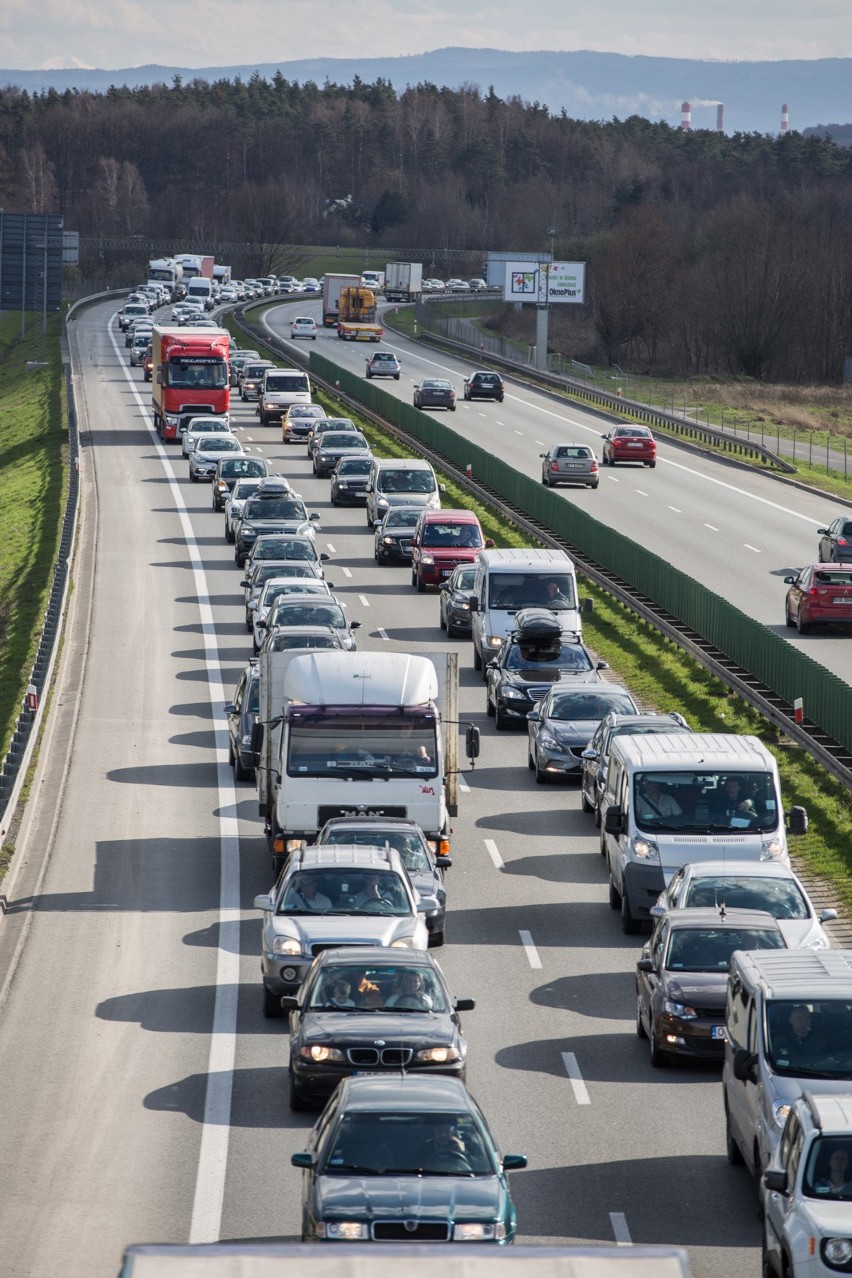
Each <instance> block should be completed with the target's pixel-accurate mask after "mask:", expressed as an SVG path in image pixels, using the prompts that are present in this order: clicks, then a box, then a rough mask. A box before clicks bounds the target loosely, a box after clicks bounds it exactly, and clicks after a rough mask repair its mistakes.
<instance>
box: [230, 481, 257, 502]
mask: <svg viewBox="0 0 852 1278" xmlns="http://www.w3.org/2000/svg"><path fill="white" fill-rule="evenodd" d="M259 487H260V480H259V479H238V480H237V482H236V483H235V484H234V488H233V492H232V493H231V500H232V501H245V499H246V498H247V497H251V496H252V494H253V493H256V492H257V490H258V488H259Z"/></svg>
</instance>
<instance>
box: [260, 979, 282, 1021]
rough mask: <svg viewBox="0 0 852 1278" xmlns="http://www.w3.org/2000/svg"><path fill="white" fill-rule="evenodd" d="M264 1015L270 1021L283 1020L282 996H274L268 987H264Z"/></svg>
mask: <svg viewBox="0 0 852 1278" xmlns="http://www.w3.org/2000/svg"><path fill="white" fill-rule="evenodd" d="M263 1015H264V1016H265V1017H266V1019H267V1020H268V1021H274V1020H280V1019H281V996H280V995H279V994H273V993H272V990H270V989H268V988H267V986H266V985H264V987H263Z"/></svg>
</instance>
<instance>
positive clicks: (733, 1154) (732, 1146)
mask: <svg viewBox="0 0 852 1278" xmlns="http://www.w3.org/2000/svg"><path fill="white" fill-rule="evenodd" d="M725 1153H726V1155H727V1158H728V1162H729V1163H730V1164H731V1166H732V1167H742V1165H743V1163H744V1162H745V1159H744V1158H743V1155H742V1150H741V1149H740V1147H739V1145H738V1144H737V1142H736V1141H735V1140H734V1133H733V1132H732V1131H731V1116H730V1114H729V1113H728V1106H727V1103H726V1104H725Z"/></svg>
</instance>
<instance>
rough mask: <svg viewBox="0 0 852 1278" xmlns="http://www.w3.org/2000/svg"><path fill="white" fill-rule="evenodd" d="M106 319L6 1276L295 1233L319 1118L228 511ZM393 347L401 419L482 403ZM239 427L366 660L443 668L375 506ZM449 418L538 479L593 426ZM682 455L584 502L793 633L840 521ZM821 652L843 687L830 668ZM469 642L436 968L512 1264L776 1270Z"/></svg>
mask: <svg viewBox="0 0 852 1278" xmlns="http://www.w3.org/2000/svg"><path fill="white" fill-rule="evenodd" d="M302 309H304V304H303V307H302ZM113 310H114V307H112V306H109V305H106V304H104V305H98V306H95V307H92V308H90V309H89V310H87V311H85V312H84V313H83V314H82V316H81V317H80V318H79V319H78V320H77V321H76V324H75V326H74V333H73V353H74V359H75V379H76V386H77V392H78V396H79V403H80V409H81V429H82V430H83V431H84V432H85V435H84V448H83V455H82V462H81V474H82V481H83V493H84V503H83V514H82V523H81V528H80V556H79V560H78V563H77V567H76V572H75V589H74V593H73V597H72V615H71V618H70V630H69V634H68V638H67V640H66V643H65V651H64V656H63V663H62V673H61V677H60V680H59V684H58V687H57V690H56V694H55V698H54V706H53V713H52V716H51V720H50V728H49V731H48V734H47V739H46V742H45V748H44V750H43V751H42V758H41V765H40V768H39V771H38V774H37V776H36V779H35V782H34V785H33V792H32V794H33V797H32V801H31V803H30V805H29V809H28V813H27V817H26V820H25V823H24V828H23V831H22V836H21V839H20V843H19V846H20V849H21V853H20V855H19V857H18V858H17V860H16V866H15V870H14V871H13V874H12V876H11V878H10V879H9V880H7V882H6V884H4V888H5V891H6V895H7V902H8V903H7V909H8V913H7V916H6V918H5V920H4V921H3V923H2V926H0V986H2V990H3V992H4V993H5V1002H4V1003H3V1006H2V1011H0V1078H2V1087H0V1149H2V1165H3V1168H4V1180H3V1193H2V1195H0V1237H2V1240H3V1241H2V1243H0V1249H2V1250H0V1272H2V1273H3V1274H4V1275H8V1278H24V1276H25V1275H26V1276H28V1278H29V1276H34V1275H37V1274H39V1275H40V1274H43V1273H49V1272H54V1271H56V1270H58V1269H59V1268H60V1266H61V1268H62V1272H63V1274H65V1275H66V1276H67V1278H109V1276H111V1275H112V1274H114V1273H115V1271H116V1269H117V1265H118V1260H119V1257H120V1253H121V1249H122V1247H123V1246H124V1245H125V1244H126V1243H128V1242H139V1241H155V1240H163V1241H171V1240H175V1241H184V1240H193V1241H206V1240H210V1239H213V1238H218V1237H222V1238H231V1239H235V1238H270V1237H272V1238H285V1239H291V1238H294V1237H297V1236H298V1228H299V1174H298V1173H297V1172H296V1171H295V1169H293V1168H291V1166H290V1164H289V1156H290V1154H291V1153H292V1152H293V1151H295V1150H298V1149H301V1148H303V1142H304V1138H305V1132H306V1129H307V1128H308V1127H309V1126H310V1124H311V1122H312V1119H311V1117H310V1115H308V1116H299V1115H293V1114H291V1113H290V1112H289V1110H288V1108H287V1080H286V1065H287V1046H286V1038H285V1034H284V1030H283V1025H282V1026H278V1025H275V1024H272V1023H270V1022H269V1021H266V1020H264V1018H263V1016H262V1014H261V998H260V986H259V973H258V939H259V916H258V915H256V914H255V913H254V912H253V911H252V909H251V902H252V899H253V897H254V895H255V894H256V893H257V892H260V891H264V890H266V888H268V886H269V877H270V876H269V865H268V856H267V852H266V846H265V841H264V840H263V838H262V830H261V826H260V823H259V821H258V820H257V817H256V805H255V803H254V791H253V788H252V787H251V786H249V785H245V784H240V785H238V786H236V787H235V786H234V783H233V781H232V777H231V772H230V769H229V768H228V767H227V763H226V759H227V749H226V734H225V728H224V718H223V716H222V714H221V708H222V706H223V705H224V704H225V702H226V701H227V700H228V699H229V697H230V694H231V691H232V689H233V687H234V685H235V683H236V680H237V677H238V675H239V672H240V670H241V669H242V666H243V664H244V662H245V660H246V658H247V656H248V654H249V647H250V644H249V636H248V635H247V634H246V631H245V627H244V622H243V607H242V595H241V592H240V590H239V588H238V582H239V580H240V574H239V572H238V570H237V568H236V566H235V564H234V560H233V554H232V552H231V548H230V547H228V546H227V545H226V544H225V541H224V538H223V535H222V532H223V519H222V516H221V515H216V514H214V513H213V512H212V510H211V505H210V491H209V488H207V487H206V486H203V485H191V484H190V483H189V482H188V479H187V474H186V471H187V467H186V463H185V462H184V461H183V460H182V459H181V457H180V454H179V450H178V449H177V448H176V446H174V445H166V446H164V445H162V444H160V443H159V441H157V440H156V438H155V437H154V436H153V434H152V433H151V429H150V411H149V398H150V390H149V388H148V387H146V386H145V385H144V384H143V382H142V380H141V374H140V372H139V371H138V370H135V369H134V370H130V369H129V368H127V366H126V361H125V351H124V346H123V343H122V344H119V343H118V342H117V341H116V334H115V331H114V329H112V328H111V326H110V319H111V315H112V312H113ZM281 322H282V323H283V321H281ZM388 344H389V345H393V346H397V347H399V349H400V351H401V354H402V356H403V358H404V360H405V373H404V375H405V376H406V377H408V378H409V381H408V382H406V381H402V382H400V383H392V382H389V383H387V386H388V389H391V390H394V389H397V390H398V391H399V392H400V393H406V394H407V393H408V390H409V389H410V380H411V379H414V380H417V379H418V378H419V377H420V376H422V375H425V374H426V373H428V372H430V371H432V372H434V371H437V369H438V368H448V369H450V370H451V371H452V373H453V375H454V376H456V381H457V385H458V386H460V381H459V379H458V373H459V370H460V368H461V366H460V365H459V364H458V362H457V361H455V360H451V359H449V358H447V357H444V356H443V355H441V354H436V353H434V352H416V353H415V352H414V351H413V350H412V349H411V348H410V347H409V345H408V344H406V343H404V342H403V341H401V340H400V341H397V339H395V338H392V339H390V340H389V343H388ZM317 346H318V348H319V349H322V350H324V351H325V352H326V353H328V354H330V355H334V356H336V357H338V358H339V359H340V360H341V362H343V363H349V364H350V366H354V367H358V366H360V361H361V360H363V357H364V350H363V348H352V347H349V346H347V345H346V344H344V343H339V342H336V340H335V339H334V338H333V337H332V336H331V335H326V334H322V335H321V337H320V340H319V341H318V343H317ZM234 416H235V419H236V424H237V425H238V426H239V429H240V435H241V438H242V439H243V440H244V441H245V442H246V443H247V446H248V447H250V448H253V449H257V450H258V451H260V452H262V454H263V455H264V456H265V457H267V458H268V459H269V460H270V461H271V462H273V468H274V469H279V468H280V469H281V470H283V471H284V472H285V473H286V474H287V475H288V476H289V477H290V479H291V481H292V483H293V485H294V487H296V488H297V489H298V490H300V491H301V492H302V493H303V494H304V496H305V498H306V501H307V504H308V507H309V509H310V510H319V511H321V513H322V531H321V532H320V533H319V534H318V536H319V540H320V542H321V543H322V548H323V549H327V550H328V552H329V554H330V555H331V558H332V563H331V564H330V566H329V571H328V576H329V578H330V579H331V580H332V581H333V582H334V584H335V587H336V590H337V592H338V593H339V594H340V595H341V596H342V597H344V598H345V599H346V601H347V603H348V606H349V613H350V615H351V616H352V617H354V618H358V619H359V620H360V621H361V622H362V629H361V630H360V631H359V644H360V646H361V647H364V648H368V649H375V650H383V649H384V648H386V647H387V646H388V645H390V646H392V647H398V648H400V649H405V650H410V651H414V652H418V651H425V650H428V649H430V648H435V647H436V646H437V645H441V644H443V643H445V642H446V640H445V639H444V638H443V636H442V634H441V632H440V631H439V629H438V605H437V600H436V598H435V596H434V594H432V593H429V594H426V595H425V596H423V595H418V594H416V593H415V592H414V591H413V590H412V589H411V586H410V584H409V579H408V574H407V572H406V571H405V570H404V569H392V568H379V567H377V566H376V565H375V564H374V561H373V557H372V541H371V538H370V537H369V534H368V533H367V531H366V529H365V526H364V518H363V514H362V512H361V510H360V509H353V510H336V509H333V508H332V507H331V506H330V504H329V502H328V482H327V481H319V480H314V479H313V478H311V476H310V469H309V466H308V463H307V460H306V457H305V454H304V450H303V449H302V448H291V449H286V448H284V447H283V445H282V444H281V442H280V430H273V429H272V428H269V429H266V430H261V429H260V428H259V427H258V425H257V423H256V418H255V417H254V414H253V411H252V410H251V409H248V408H245V407H243V406H240V405H237V407H236V409H235V413H234ZM569 419H570V420H569ZM447 421H448V423H449V424H451V425H453V426H454V427H455V428H456V429H458V430H461V431H465V432H469V433H470V436H471V438H475V439H477V440H478V441H479V442H487V443H491V444H493V443H494V439H495V432H496V431H499V432H500V433H499V440H500V447H501V449H502V450H505V451H504V455H505V456H506V457H507V459H508V460H510V461H512V462H514V464H516V465H519V466H523V468H524V469H525V470H528V471H529V472H530V473H535V470H536V464H537V456H536V454H537V453H538V451H539V450H540V443H541V442H543V443H549V442H551V441H552V440H555V439H557V438H561V437H564V436H565V434H566V432H569V433H572V434H576V433H577V432H578V431H583V432H586V431H588V432H597V433H600V430H601V429H602V428H601V426H600V423H599V422H596V421H595V419H594V418H593V417H592V416H590V415H589V414H584V413H580V412H579V411H577V410H574V409H573V408H572V409H570V410H566V411H565V412H563V410H561V409H560V408H559V406H558V405H556V404H554V402H553V401H552V400H549V399H543V398H539V397H537V396H536V395H535V394H534V393H532V392H528V391H526V390H519V389H516V388H514V387H511V388H509V394H508V395H507V399H506V401H505V403H504V404H503V405H473V406H470V405H460V407H459V411H458V412H457V413H456V414H455V417H453V418H449V416H448V417H447ZM589 437H590V438H591V435H590V436H589ZM660 451H661V456H660V463H659V464H658V466H657V469H656V470H655V471H654V472H648V471H644V472H639V473H632V472H628V471H617V472H615V473H614V474H613V473H609V472H607V471H604V472H603V482H602V484H601V487H600V489H599V490H598V491H597V492H596V493H592V492H577V493H571V495H570V497H566V499H568V500H576V501H581V502H584V503H588V505H589V507H590V508H591V509H593V510H595V511H597V512H599V513H600V514H601V515H603V516H604V517H608V518H611V519H613V521H614V522H616V523H617V524H618V526H619V527H621V528H623V529H625V530H628V531H632V533H633V535H634V536H636V537H637V538H641V539H642V540H643V541H645V542H647V544H649V545H651V546H652V547H653V548H654V549H656V550H658V551H660V553H666V554H671V555H672V557H673V561H674V562H675V563H678V564H679V565H680V566H682V567H686V568H688V569H693V570H695V571H696V572H699V571H700V572H701V574H702V576H703V577H704V579H705V580H707V581H708V584H711V585H715V586H716V588H725V589H727V590H728V592H729V593H731V594H732V596H733V597H735V598H737V599H738V600H740V601H741V602H742V604H743V606H751V607H752V610H753V611H754V612H755V615H759V616H761V617H763V618H764V619H765V620H767V621H774V622H776V623H777V621H778V620H779V618H780V616H781V604H780V599H781V595H782V588H781V586H780V584H779V582H778V574H779V573H782V571H783V569H785V568H786V567H788V566H794V565H796V564H800V563H802V562H804V561H805V560H806V559H807V558H808V557H809V556H810V554H811V552H812V549H813V547H814V545H815V538H814V535H813V534H814V531H815V528H816V526H817V523H821V522H822V521H823V519H827V518H828V517H829V516H830V510H831V507H830V504H828V505H827V504H826V503H823V502H822V501H820V500H818V499H816V498H811V497H808V496H806V495H805V494H802V493H800V492H797V491H796V490H794V489H787V488H782V487H775V486H773V485H772V484H771V483H770V481H768V480H766V479H763V478H761V477H760V476H754V477H753V476H750V475H746V474H745V473H744V472H742V471H738V470H734V469H731V468H728V467H725V466H723V465H721V464H716V463H713V462H709V461H705V460H703V459H700V458H698V457H696V456H694V455H692V454H689V453H686V452H683V451H680V450H677V449H675V448H672V447H670V446H668V445H662V446H661V450H660ZM670 507H677V509H676V510H674V509H671V508H670ZM706 524H711V525H713V528H714V529H715V530H716V531H712V530H711V529H710V528H708V527H705V525H706ZM702 530H703V531H702ZM746 543H748V544H749V545H750V546H752V547H753V549H747V548H746V545H745V544H746ZM380 631H381V632H382V633H380ZM384 636H387V638H385V637H384ZM818 642H819V648H820V655H821V656H823V655H825V659H826V661H827V663H828V661H829V659H833V658H831V653H832V652H833V650H834V647H835V644H836V641H834V640H830V639H829V640H824V641H823V640H819V641H818ZM456 646H457V647H458V649H459V651H460V652H461V653H462V658H461V666H462V695H461V709H462V713H463V715H464V716H466V717H470V718H472V719H473V720H474V721H476V722H478V723H479V724H480V725H481V727H482V729H483V749H482V755H481V758H480V761H479V763H478V765H477V768H476V771H475V772H474V773H473V774H472V775H468V776H467V778H466V786H465V788H464V789H463V793H462V796H461V811H460V815H459V817H458V819H457V820H456V822H455V835H454V866H453V868H452V870H451V871H449V874H448V892H449V902H450V912H449V916H448V944H447V946H446V948H445V949H444V950H443V951H441V952H440V955H439V957H440V961H441V963H442V966H443V967H444V970H445V971H446V973H447V975H448V978H449V980H450V984H451V986H452V987H453V989H454V991H455V993H456V994H457V995H458V996H460V997H461V996H465V997H474V998H475V999H476V1000H477V1009H476V1011H474V1012H472V1013H468V1014H467V1015H466V1016H465V1028H466V1031H467V1034H468V1037H469V1040H470V1056H469V1060H470V1070H469V1084H470V1087H471V1090H472V1091H473V1092H474V1093H475V1095H476V1096H477V1098H478V1099H479V1101H480V1102H481V1104H482V1106H483V1108H484V1110H485V1112H486V1114H487V1116H488V1117H489V1119H490V1121H491V1124H492V1126H493V1128H494V1130H495V1132H496V1134H497V1137H498V1139H499V1141H500V1143H501V1145H502V1147H503V1148H504V1149H512V1150H520V1151H523V1152H525V1153H527V1154H528V1156H529V1163H530V1166H529V1170H527V1171H524V1172H520V1173H517V1174H515V1175H514V1177H513V1189H514V1193H515V1196H516V1199H517V1203H518V1212H519V1224H520V1234H521V1239H522V1240H523V1241H525V1242H543V1243H556V1242H561V1241H565V1240H575V1239H576V1240H593V1241H601V1242H604V1241H605V1242H612V1241H613V1240H616V1241H619V1242H625V1243H626V1242H629V1241H631V1240H632V1241H634V1242H656V1243H663V1242H667V1243H677V1244H680V1245H683V1246H686V1247H688V1248H689V1251H690V1254H691V1259H692V1265H693V1269H694V1273H695V1275H696V1276H697V1278H722V1276H723V1275H724V1276H725V1278H728V1275H731V1274H737V1275H738V1276H741V1278H749V1276H750V1275H755V1276H756V1275H757V1274H758V1272H759V1268H760V1254H759V1242H760V1237H759V1229H758V1224H757V1220H756V1217H755V1212H754V1197H753V1189H752V1186H751V1184H750V1182H749V1180H748V1178H747V1176H746V1174H745V1173H744V1172H743V1170H742V1169H733V1168H730V1167H729V1166H728V1164H727V1162H726V1159H725V1152H724V1138H723V1135H724V1134H723V1123H722V1102H721V1086H720V1082H719V1075H718V1071H717V1070H714V1069H712V1068H709V1069H708V1068H703V1067H696V1068H689V1069H680V1068H670V1069H668V1070H666V1071H657V1070H653V1069H652V1068H651V1065H650V1063H649V1061H648V1058H647V1047H646V1046H645V1045H643V1044H642V1043H641V1042H640V1040H638V1039H637V1037H636V1035H635V1033H634V1028H633V1011H634V983H633V977H632V972H633V969H634V964H635V959H636V956H637V951H638V945H637V943H636V940H631V939H628V938H625V937H624V936H623V935H622V933H621V930H620V926H619V920H618V917H617V915H616V914H615V913H614V912H612V911H610V910H609V908H608V906H607V890H606V882H605V878H604V875H603V872H602V863H601V859H600V857H599V855H598V846H597V838H596V837H595V831H594V827H593V826H592V824H591V820H590V818H589V817H587V816H584V815H583V814H582V813H581V812H580V807H579V797H578V794H577V791H576V789H573V788H572V789H561V788H556V787H554V788H548V789H542V788H541V787H537V786H536V785H535V784H534V781H533V778H532V774H531V773H529V772H528V770H527V767H526V746H525V741H524V738H523V737H522V736H521V735H515V734H499V735H498V734H497V733H496V732H495V731H494V729H493V726H492V725H491V723H490V721H488V720H486V717H485V706H484V692H483V686H482V684H481V683H480V682H479V678H478V676H475V675H474V673H473V670H472V665H471V662H470V653H469V649H468V647H467V645H465V644H463V643H459V644H457V645H456ZM838 646H839V645H838ZM837 661H838V664H840V662H841V658H840V655H839V654H838V657H837ZM10 972H11V973H13V975H12V977H11V979H7V976H8V973H10Z"/></svg>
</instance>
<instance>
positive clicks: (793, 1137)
mask: <svg viewBox="0 0 852 1278" xmlns="http://www.w3.org/2000/svg"><path fill="white" fill-rule="evenodd" d="M763 1207H764V1214H763V1272H764V1274H776V1275H778V1278H804V1275H807V1278H816V1275H818V1274H826V1275H829V1274H832V1275H837V1274H838V1273H847V1274H848V1273H849V1272H850V1270H852V1095H849V1094H848V1093H838V1094H828V1095H825V1094H824V1095H822V1096H814V1095H812V1093H810V1092H805V1093H804V1094H803V1096H802V1097H801V1098H800V1099H799V1100H797V1101H794V1102H793V1104H792V1105H791V1107H790V1113H789V1114H788V1115H787V1121H786V1123H785V1124H784V1130H783V1132H782V1133H781V1139H780V1141H779V1142H778V1146H777V1148H776V1150H775V1153H774V1154H773V1156H772V1159H771V1161H770V1163H769V1166H768V1167H767V1169H766V1171H765V1172H764V1176H763Z"/></svg>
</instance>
